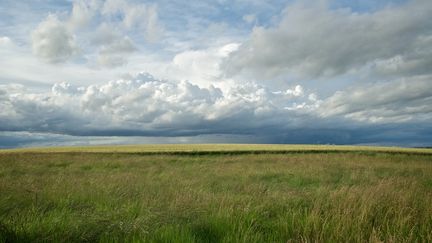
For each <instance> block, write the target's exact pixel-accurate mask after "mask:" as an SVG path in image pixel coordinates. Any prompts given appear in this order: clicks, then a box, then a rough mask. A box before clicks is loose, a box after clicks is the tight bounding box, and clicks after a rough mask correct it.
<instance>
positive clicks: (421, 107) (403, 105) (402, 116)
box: [319, 75, 432, 124]
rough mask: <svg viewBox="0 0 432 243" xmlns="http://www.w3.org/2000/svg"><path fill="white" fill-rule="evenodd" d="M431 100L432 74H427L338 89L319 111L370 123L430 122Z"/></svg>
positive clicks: (323, 113) (326, 114) (431, 113)
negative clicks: (343, 89)
mask: <svg viewBox="0 0 432 243" xmlns="http://www.w3.org/2000/svg"><path fill="white" fill-rule="evenodd" d="M431 104H432V76H431V75H427V76H417V77H412V78H401V79H397V80H394V81H389V82H377V83H372V84H367V85H361V86H360V87H351V88H350V89H348V90H345V91H338V92H336V93H335V94H334V95H332V96H331V97H329V98H327V99H325V100H324V101H323V103H322V104H321V107H320V109H319V113H320V114H321V116H322V117H329V116H344V117H346V118H349V119H351V120H356V121H361V122H368V123H383V124H385V123H390V124H391V123H400V122H407V121H412V120H414V121H416V122H420V121H423V122H430V121H431V120H432V106H431Z"/></svg>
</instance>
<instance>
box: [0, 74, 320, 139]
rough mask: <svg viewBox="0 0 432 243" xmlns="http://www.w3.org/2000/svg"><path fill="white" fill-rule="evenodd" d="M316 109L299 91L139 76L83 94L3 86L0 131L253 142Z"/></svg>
mask: <svg viewBox="0 0 432 243" xmlns="http://www.w3.org/2000/svg"><path fill="white" fill-rule="evenodd" d="M319 102H320V101H319V100H318V99H317V98H316V95H315V94H306V93H305V92H304V91H303V89H302V87H301V86H299V85H298V86H296V87H293V89H292V90H291V89H288V90H285V91H277V92H274V91H273V92H272V91H270V90H268V89H267V88H265V87H262V86H259V85H256V84H245V85H241V86H235V87H231V88H229V89H227V90H224V91H222V90H221V89H219V88H215V87H214V86H212V85H211V86H209V87H208V88H200V87H199V86H197V85H193V84H191V83H189V82H187V81H182V82H180V83H176V82H169V81H163V80H157V79H155V78H153V77H152V76H151V75H149V74H139V75H138V76H137V77H135V78H133V79H130V80H117V81H112V82H109V83H106V84H103V85H90V86H87V87H74V86H72V85H70V84H68V83H58V84H55V85H54V86H53V87H52V91H51V92H44V93H33V92H31V91H28V90H26V89H25V88H24V87H22V86H4V87H2V89H0V106H1V107H2V111H1V113H0V120H1V121H2V124H1V127H0V130H2V131H38V132H53V133H63V134H70V135H157V136H180V135H198V134H213V133H233V132H234V133H236V134H253V133H255V132H254V130H255V129H260V128H263V127H269V126H272V125H274V126H277V127H278V128H277V129H283V128H284V127H295V126H297V125H298V124H300V123H303V122H304V121H303V120H301V119H300V120H299V118H298V114H306V111H308V110H313V109H315V108H316V107H317V105H318V104H319ZM296 113H298V114H297V115H296Z"/></svg>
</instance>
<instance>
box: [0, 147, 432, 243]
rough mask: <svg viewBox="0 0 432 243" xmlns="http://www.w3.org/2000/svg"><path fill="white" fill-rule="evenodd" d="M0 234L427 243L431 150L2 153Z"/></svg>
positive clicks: (20, 237)
mask: <svg viewBox="0 0 432 243" xmlns="http://www.w3.org/2000/svg"><path fill="white" fill-rule="evenodd" d="M0 242H432V150H430V149H406V148H405V149H402V148H384V147H355V146H312V145H297V146H294V145H229V144H227V145H144V146H115V147H65V148H34V149H15V150H0Z"/></svg>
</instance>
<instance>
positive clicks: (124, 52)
mask: <svg viewBox="0 0 432 243" xmlns="http://www.w3.org/2000/svg"><path fill="white" fill-rule="evenodd" d="M135 51H136V47H135V46H134V44H133V43H132V41H131V39H129V37H127V36H126V37H123V38H121V37H117V38H114V39H112V40H111V41H110V42H108V43H106V44H104V45H102V46H101V48H100V50H99V55H98V63H99V64H100V65H102V66H105V67H116V66H121V65H123V64H125V63H126V62H127V61H126V57H127V56H128V55H129V54H131V53H133V52H135Z"/></svg>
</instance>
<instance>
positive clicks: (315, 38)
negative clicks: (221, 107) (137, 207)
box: [224, 0, 432, 78]
mask: <svg viewBox="0 0 432 243" xmlns="http://www.w3.org/2000/svg"><path fill="white" fill-rule="evenodd" d="M431 12H432V2H431V1H429V0H412V1H409V2H408V3H405V4H401V5H398V6H394V7H387V8H383V9H381V10H378V11H376V12H372V13H370V12H368V13H356V12H352V11H351V10H349V9H329V8H328V7H327V6H326V5H322V4H314V5H312V4H303V3H296V4H293V5H290V6H288V7H287V8H286V9H285V11H284V12H283V14H282V19H281V21H280V23H279V24H278V25H277V26H275V27H270V28H265V27H256V28H254V30H253V33H252V35H251V37H250V39H249V40H248V41H247V42H246V43H244V44H243V45H242V46H241V47H240V48H239V49H238V51H236V52H233V53H232V54H231V55H230V57H229V58H228V59H227V60H226V61H225V64H224V69H225V70H226V73H227V75H228V76H233V75H238V74H243V75H248V76H250V77H254V78H275V77H277V76H280V75H287V74H289V75H296V76H298V77H306V78H316V77H330V76H334V75H339V74H343V73H347V72H350V71H353V70H357V69H361V68H364V67H366V66H368V65H369V66H372V67H373V66H374V65H375V64H376V65H377V66H379V67H378V69H380V70H381V72H383V73H385V72H398V73H399V74H400V73H406V72H414V73H417V74H420V73H423V74H424V73H425V72H427V73H430V68H427V67H429V66H430V64H431V62H432V55H431V54H432V53H431V48H430V45H431V40H432V21H430V13H431Z"/></svg>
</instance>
